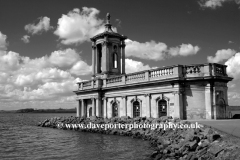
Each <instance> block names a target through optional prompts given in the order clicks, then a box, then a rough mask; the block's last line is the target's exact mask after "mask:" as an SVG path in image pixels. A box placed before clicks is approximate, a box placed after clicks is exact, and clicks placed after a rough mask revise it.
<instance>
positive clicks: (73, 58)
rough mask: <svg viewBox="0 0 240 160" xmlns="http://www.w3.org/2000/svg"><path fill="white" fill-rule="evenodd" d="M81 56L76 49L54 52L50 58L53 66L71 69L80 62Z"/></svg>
mask: <svg viewBox="0 0 240 160" xmlns="http://www.w3.org/2000/svg"><path fill="white" fill-rule="evenodd" d="M80 59H81V58H80V55H79V54H78V53H77V52H76V51H75V50H74V49H70V48H68V49H66V50H59V51H54V52H52V53H51V55H50V57H49V61H50V63H51V64H53V65H55V66H58V67H69V66H72V65H73V64H75V63H76V62H77V61H79V60H80Z"/></svg>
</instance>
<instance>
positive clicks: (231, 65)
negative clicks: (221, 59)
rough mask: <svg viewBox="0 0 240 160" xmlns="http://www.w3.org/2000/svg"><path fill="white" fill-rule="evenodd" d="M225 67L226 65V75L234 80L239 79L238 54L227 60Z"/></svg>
mask: <svg viewBox="0 0 240 160" xmlns="http://www.w3.org/2000/svg"><path fill="white" fill-rule="evenodd" d="M225 65H227V73H228V75H229V76H232V77H234V78H235V79H240V69H239V68H240V53H236V54H235V55H233V56H232V57H231V58H229V59H228V60H227V61H226V62H225Z"/></svg>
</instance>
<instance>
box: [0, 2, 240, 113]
mask: <svg viewBox="0 0 240 160" xmlns="http://www.w3.org/2000/svg"><path fill="white" fill-rule="evenodd" d="M0 4H1V5H0V110H13V109H14V110H15V109H22V108H35V109H51V108H73V107H76V105H77V102H76V100H75V95H74V93H73V91H74V90H77V85H76V83H77V82H79V81H82V80H88V79H90V77H91V65H92V64H91V42H90V38H91V37H93V36H94V35H96V34H98V33H101V32H102V31H103V29H104V24H105V23H106V14H107V13H110V14H111V24H112V25H113V28H114V30H115V31H116V32H118V33H120V34H122V35H125V36H127V37H128V39H127V40H126V41H125V42H126V72H127V73H131V72H136V71H141V70H147V69H151V68H153V67H162V66H171V65H176V64H182V65H187V64H201V63H220V64H225V65H228V67H227V73H228V75H229V76H230V77H233V78H234V79H233V81H231V82H229V83H228V98H229V105H239V102H240V52H239V51H240V29H239V28H240V0H151V1H148V0H141V1H139V0H131V1H126V0H114V1H113V0H68V1H64V0H51V1H49V0H41V1H39V0H22V1H16V0H0Z"/></svg>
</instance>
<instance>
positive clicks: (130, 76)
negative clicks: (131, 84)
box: [126, 72, 145, 81]
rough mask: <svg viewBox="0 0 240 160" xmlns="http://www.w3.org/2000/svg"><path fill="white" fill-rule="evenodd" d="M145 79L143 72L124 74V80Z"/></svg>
mask: <svg viewBox="0 0 240 160" xmlns="http://www.w3.org/2000/svg"><path fill="white" fill-rule="evenodd" d="M144 79H145V72H141V73H135V74H128V75H126V81H138V80H144Z"/></svg>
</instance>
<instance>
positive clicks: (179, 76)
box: [74, 14, 232, 119]
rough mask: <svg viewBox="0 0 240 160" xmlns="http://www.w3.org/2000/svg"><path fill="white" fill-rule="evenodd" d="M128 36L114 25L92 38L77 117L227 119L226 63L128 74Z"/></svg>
mask: <svg viewBox="0 0 240 160" xmlns="http://www.w3.org/2000/svg"><path fill="white" fill-rule="evenodd" d="M126 39H127V37H126V36H123V35H121V34H119V33H115V32H114V31H113V30H112V26H111V24H110V14H107V23H106V24H105V31H104V32H103V33H100V34H98V35H96V36H94V37H92V38H91V41H92V79H91V80H89V81H82V82H79V83H78V86H79V87H78V90H77V91H74V92H75V94H76V95H77V98H76V99H77V116H78V117H81V116H84V117H90V116H97V117H104V118H111V117H122V116H129V117H133V118H134V117H153V118H158V117H161V116H172V117H173V118H180V119H224V118H227V117H228V115H229V113H228V87H227V83H228V82H229V81H231V80H232V78H231V77H228V75H227V73H226V67H227V66H226V65H222V64H216V63H206V64H193V65H173V66H167V67H161V68H154V69H150V70H145V71H141V72H135V73H130V74H126V73H125V43H124V41H125V40H126Z"/></svg>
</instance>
